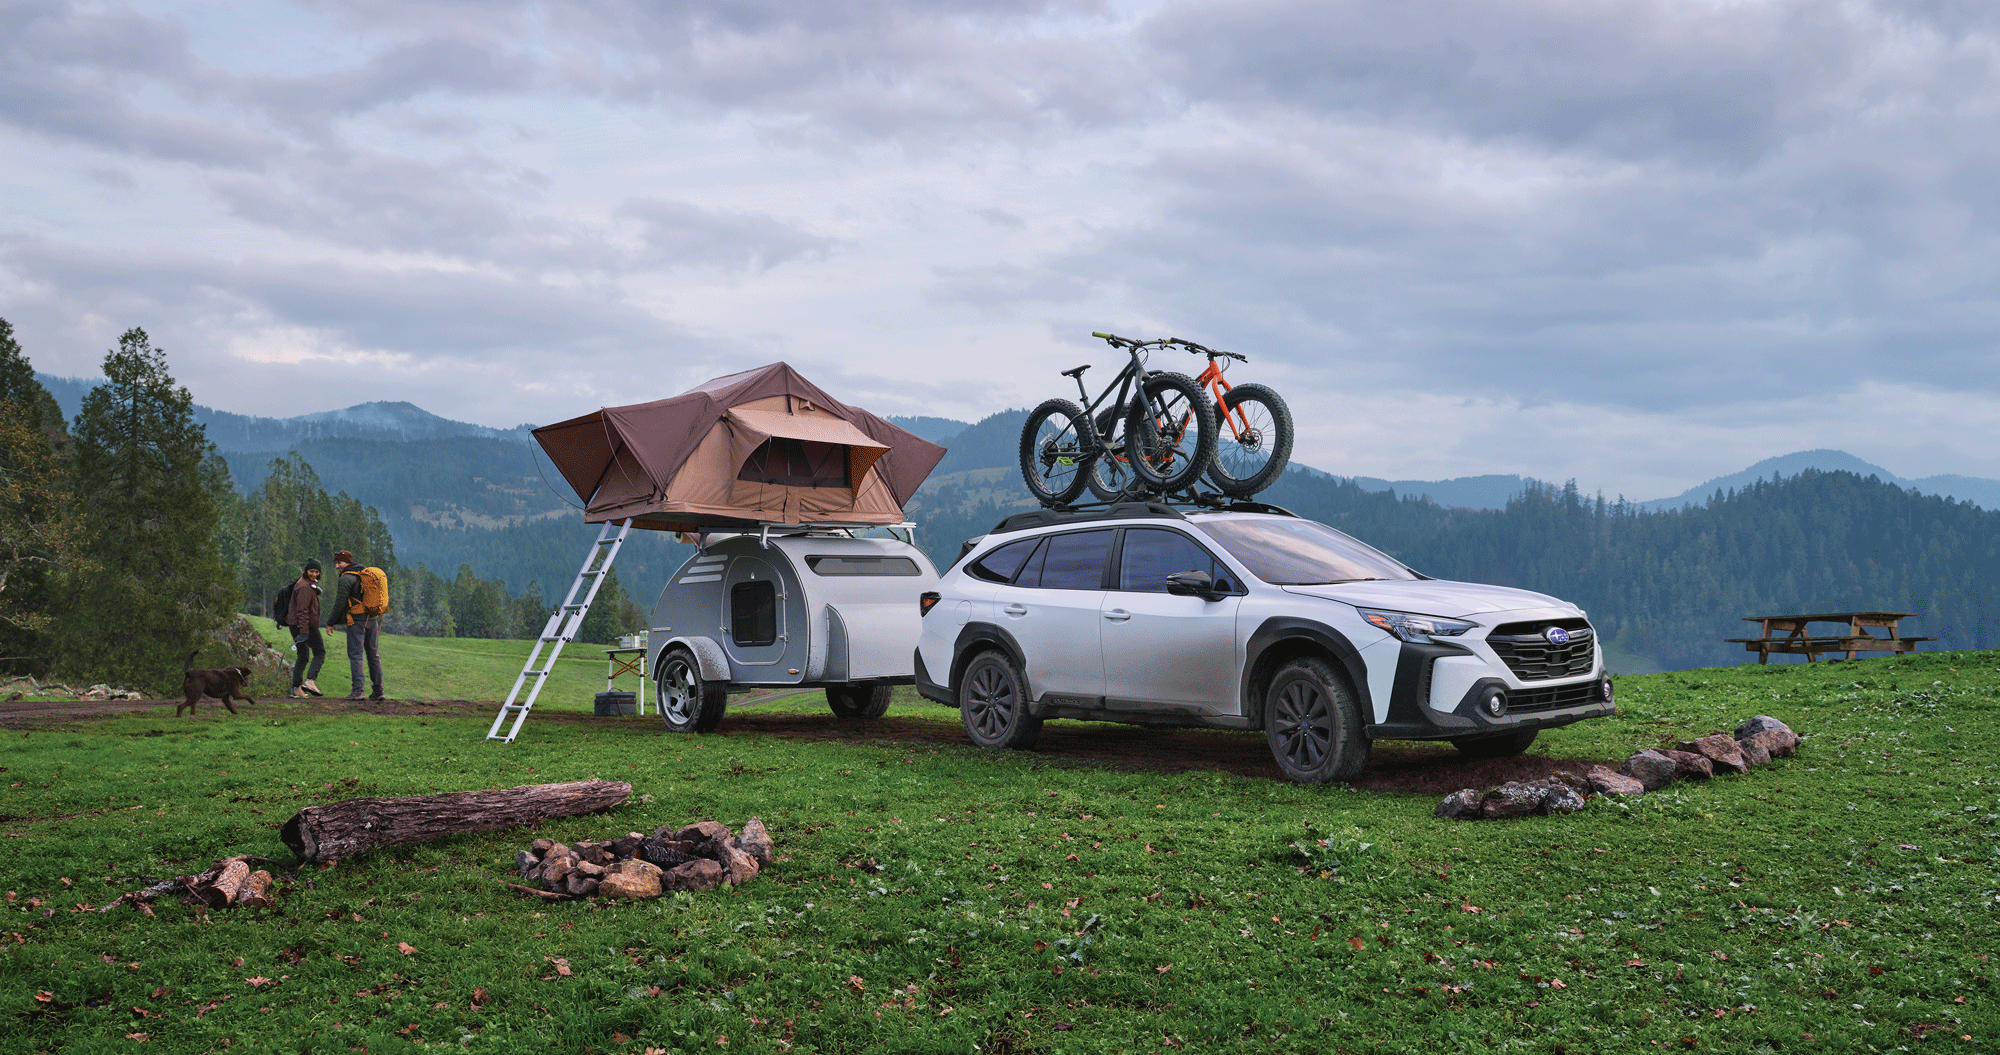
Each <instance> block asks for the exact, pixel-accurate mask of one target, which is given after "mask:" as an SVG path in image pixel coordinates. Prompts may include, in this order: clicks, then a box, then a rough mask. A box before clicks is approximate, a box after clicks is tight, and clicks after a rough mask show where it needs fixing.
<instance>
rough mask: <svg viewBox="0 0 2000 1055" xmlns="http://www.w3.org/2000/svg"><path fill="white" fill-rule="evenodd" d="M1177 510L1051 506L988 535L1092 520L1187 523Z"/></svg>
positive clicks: (1154, 505) (1158, 505) (1146, 505)
mask: <svg viewBox="0 0 2000 1055" xmlns="http://www.w3.org/2000/svg"><path fill="white" fill-rule="evenodd" d="M1186 519H1187V517H1186V516H1184V515H1183V514H1182V513H1181V511H1180V510H1178V509H1175V508H1174V507H1173V506H1171V505H1168V504H1167V503H1165V502H1158V501H1151V502H1110V503H1107V504H1104V505H1094V504H1093V505H1077V506H1051V507H1048V508H1045V509H1030V510H1028V511H1027V512H1025V513H1015V514H1014V515H1013V516H1010V517H1008V518H1007V519H1005V520H1002V521H1001V522H1000V523H998V524H995V525H994V526H993V530H992V531H990V532H987V534H990V535H1005V534H1008V533H1009V532H1014V531H1027V530H1028V529H1030V528H1038V527H1050V526H1053V525H1056V524H1076V523H1086V522H1089V521H1092V520H1186Z"/></svg>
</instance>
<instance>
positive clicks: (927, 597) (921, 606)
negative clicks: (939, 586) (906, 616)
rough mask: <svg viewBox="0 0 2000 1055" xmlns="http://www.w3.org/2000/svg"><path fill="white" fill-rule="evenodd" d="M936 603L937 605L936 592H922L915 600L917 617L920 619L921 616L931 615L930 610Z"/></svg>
mask: <svg viewBox="0 0 2000 1055" xmlns="http://www.w3.org/2000/svg"><path fill="white" fill-rule="evenodd" d="M937 603H938V594H937V591H936V590H926V591H924V593H923V594H922V595H921V596H919V597H918V598H917V615H918V617H919V618H921V617H923V616H927V615H929V614H931V609H933V608H936V607H937Z"/></svg>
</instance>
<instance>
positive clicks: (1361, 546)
mask: <svg viewBox="0 0 2000 1055" xmlns="http://www.w3.org/2000/svg"><path fill="white" fill-rule="evenodd" d="M1201 529H1202V531H1203V532H1205V533H1207V535H1208V537H1210V538H1212V539H1214V540H1215V541H1216V542H1218V543H1220V544H1221V546H1222V548H1223V549H1226V550H1228V551H1229V555H1230V556H1232V557H1235V558H1236V559H1237V560H1239V561H1242V562H1243V564H1244V566H1245V567H1247V568H1249V569H1250V574H1252V575H1255V576H1256V577H1258V578H1259V579H1262V580H1264V581H1265V582H1268V583H1270V584H1272V585H1274V586H1308V585H1313V584H1318V583H1331V582H1360V581H1367V580H1374V579H1420V578H1422V577H1423V576H1421V575H1418V574H1417V573H1415V572H1413V571H1411V570H1410V569H1408V568H1405V567H1403V565H1401V564H1400V563H1398V562H1397V561H1396V559H1395V558H1393V557H1391V556H1389V555H1388V554H1386V553H1383V552H1382V551H1380V550H1377V549H1375V548H1374V547H1372V546H1369V545H1367V544H1366V543H1363V542H1360V541H1358V540H1356V539H1354V538H1351V537H1349V536H1347V535H1343V534H1341V533H1340V532H1338V531H1335V530H1334V529H1332V528H1330V527H1327V526H1326V525H1325V524H1320V523H1316V522H1314V521H1311V520H1289V519H1287V520H1278V519H1270V520H1267V519H1263V518H1261V517H1260V518H1254V519H1253V518H1247V517H1246V518H1242V519H1236V518H1230V519H1215V520H1208V519H1203V520H1202V521H1201Z"/></svg>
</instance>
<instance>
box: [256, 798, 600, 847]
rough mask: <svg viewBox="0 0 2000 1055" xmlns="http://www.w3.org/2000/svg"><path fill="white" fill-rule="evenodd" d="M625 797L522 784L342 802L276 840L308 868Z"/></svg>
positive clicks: (302, 818) (297, 819)
mask: <svg viewBox="0 0 2000 1055" xmlns="http://www.w3.org/2000/svg"><path fill="white" fill-rule="evenodd" d="M631 794H632V785H630V784H626V783H624V782H622V781H614V780H578V781H572V782H570V783H567V784H524V785H522V786H520V787H517V788H507V789H505V790H501V791H460V792H455V793H452V794H448V795H418V796H414V797H411V798H403V799H348V800H346V801H345V802H335V803H330V804H328V805H325V806H308V807H306V808H305V809H302V810H300V811H299V812H297V813H296V814H293V815H292V819H291V820H288V821H286V822H285V827H284V829H283V830H282V831H280V832H279V833H278V834H279V837H280V838H282V839H284V840H285V845H286V846H289V847H291V848H292V852H293V853H296V854H298V855H299V856H300V857H302V858H304V859H305V860H307V861H330V860H334V859H336V858H341V857H352V856H354V855H355V854H359V853H363V852H366V851H368V850H372V849H374V848H375V847H378V846H400V845H405V844H408V843H421V842H428V841H429V840H432V839H438V838H443V837H444V836H447V835H458V834H461V833H463V832H494V831H500V830H501V829H503V828H513V827H518V826H520V825H523V824H528V823H530V822H532V821H538V820H541V819H543V818H545V817H577V816H581V815H583V814H586V813H595V812H597V811H598V810H603V809H610V808H611V807H613V806H616V805H618V804H619V803H621V802H624V801H625V800H626V799H627V798H628V797H630V796H631Z"/></svg>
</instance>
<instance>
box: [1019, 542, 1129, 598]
mask: <svg viewBox="0 0 2000 1055" xmlns="http://www.w3.org/2000/svg"><path fill="white" fill-rule="evenodd" d="M1042 551H1043V555H1042V557H1041V559H1040V562H1039V563H1040V565H1041V566H1040V567H1039V568H1035V567H1030V568H1029V569H1027V571H1028V572H1036V573H1038V574H1037V575H1036V576H1035V581H1033V582H1030V581H1029V578H1030V576H1029V575H1028V574H1027V573H1025V572H1024V573H1023V574H1022V576H1021V578H1020V581H1019V582H1018V584H1017V585H1021V586H1039V587H1040V588H1042V589H1044V590H1102V589H1104V562H1105V560H1106V558H1108V557H1109V556H1110V555H1111V531H1110V529H1108V528H1107V529H1105V530H1102V531H1076V532H1071V533H1070V534H1067V535H1050V536H1049V537H1048V539H1047V543H1046V545H1044V546H1043V547H1042Z"/></svg>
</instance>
